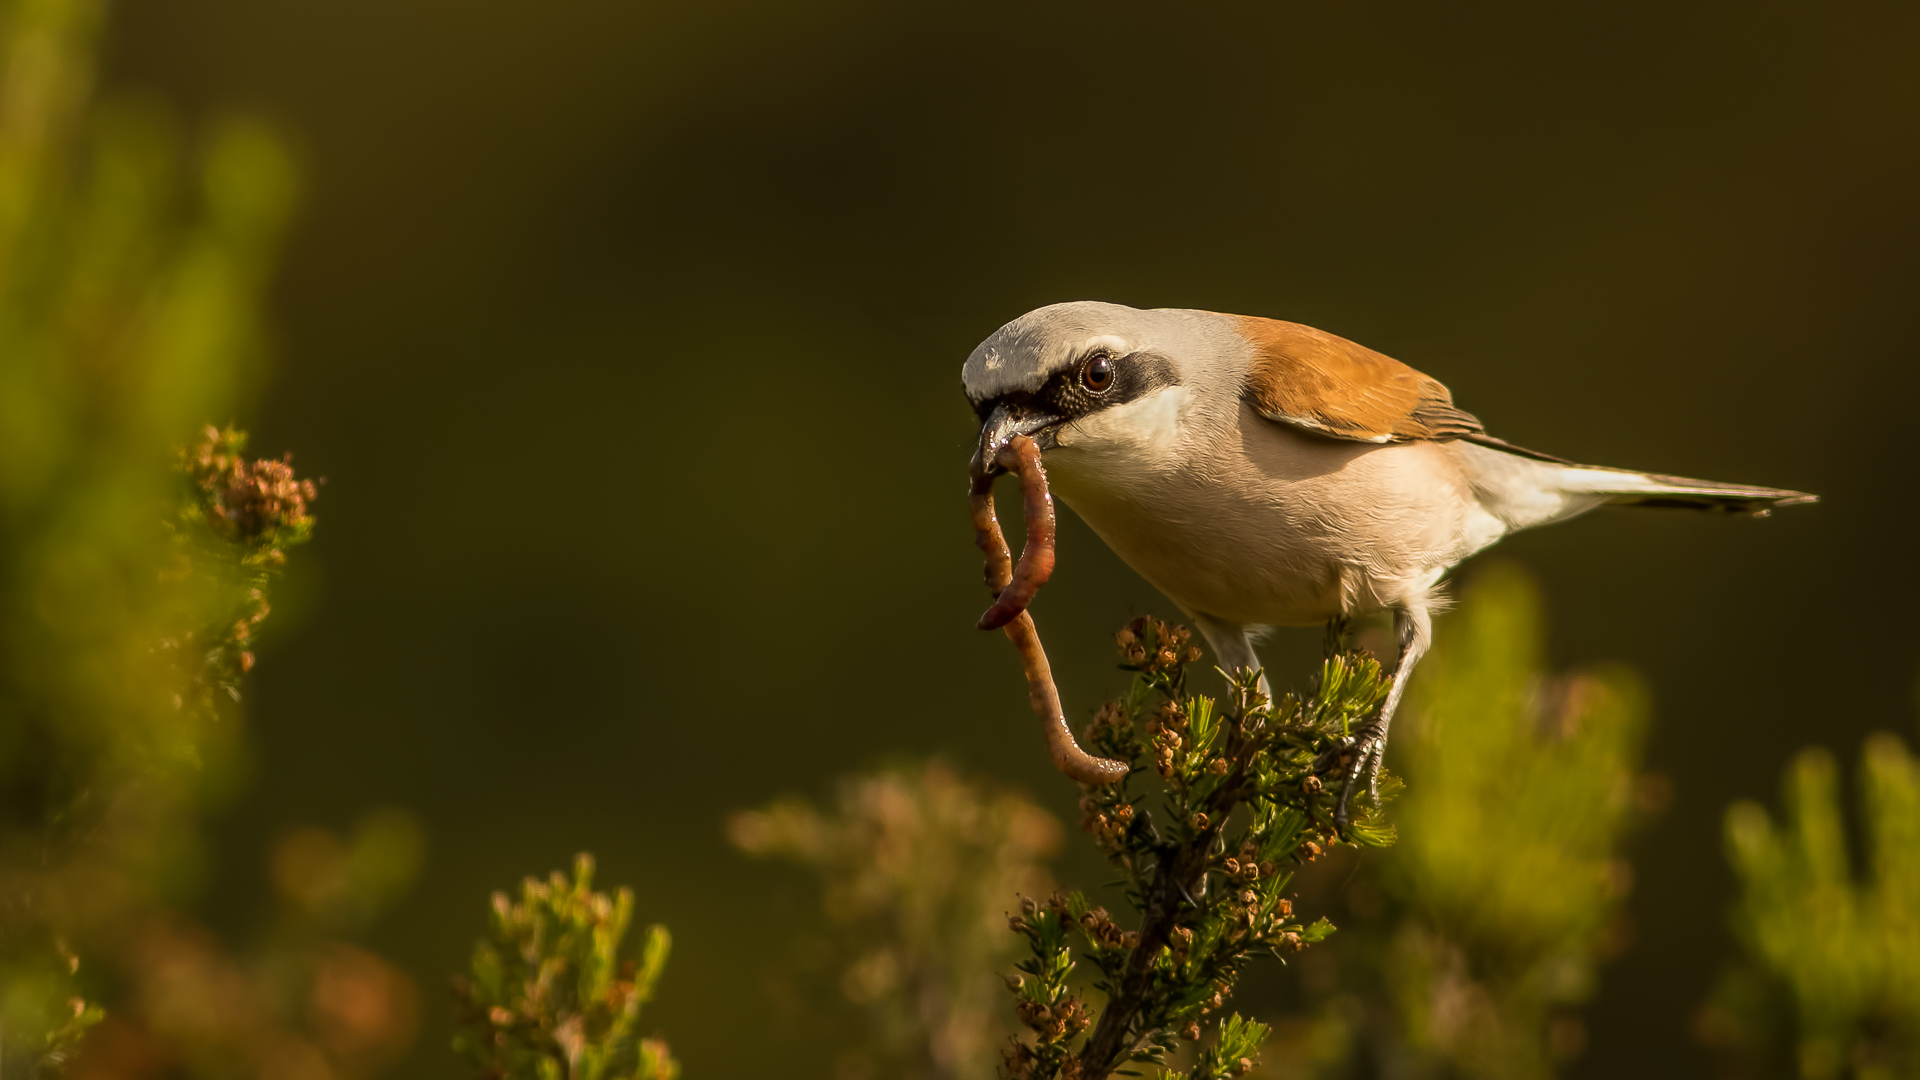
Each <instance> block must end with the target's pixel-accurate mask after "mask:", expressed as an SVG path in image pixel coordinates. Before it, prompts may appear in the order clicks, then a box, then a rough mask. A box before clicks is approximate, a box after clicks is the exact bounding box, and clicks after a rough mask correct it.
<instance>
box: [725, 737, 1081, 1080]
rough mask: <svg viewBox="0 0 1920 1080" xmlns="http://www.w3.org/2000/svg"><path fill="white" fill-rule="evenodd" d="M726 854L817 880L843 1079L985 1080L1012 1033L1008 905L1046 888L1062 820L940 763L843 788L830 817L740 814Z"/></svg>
mask: <svg viewBox="0 0 1920 1080" xmlns="http://www.w3.org/2000/svg"><path fill="white" fill-rule="evenodd" d="M727 835H728V837H729V838H730V839H731V840H732V841H733V843H734V845H735V846H736V847H738V848H740V849H741V850H742V851H745V852H747V853H749V854H752V855H757V856H761V857H767V858H778V859H784V860H787V861H789V862H793V863H797V864H799V865H801V866H804V867H806V868H808V869H810V870H812V871H814V872H815V873H816V874H817V875H818V877H819V880H820V884H821V886H822V890H823V892H824V903H823V912H824V914H825V917H826V920H827V923H828V925H829V930H828V934H827V935H825V937H826V938H827V940H828V942H829V944H828V947H827V949H826V950H825V952H826V955H825V956H824V957H823V958H822V959H823V960H824V961H825V966H827V967H829V968H831V969H832V971H833V974H834V977H835V981H836V982H837V984H838V990H839V997H840V998H841V999H843V1000H844V1001H845V1002H846V1003H847V1004H848V1006H849V1007H850V1008H849V1009H848V1010H847V1011H848V1012H851V1014H852V1015H851V1016H846V1017H844V1018H845V1019H847V1020H848V1021H849V1022H848V1023H846V1024H844V1025H843V1031H844V1032H845V1036H844V1037H845V1040H846V1042H845V1049H844V1051H843V1052H842V1054H841V1057H840V1060H839V1061H838V1062H837V1072H838V1074H840V1075H844V1076H889V1077H902V1078H925V1080H936V1078H938V1080H979V1078H985V1077H988V1076H991V1075H992V1074H993V1071H994V1064H995V1061H996V1059H997V1054H996V1050H997V1047H998V1046H999V1045H1000V1044H1001V1043H1002V1042H1003V1041H1004V1039H1005V1038H1006V1037H1007V1036H1008V1035H1010V1034H1011V1033H1012V1029H1011V1027H1010V1026H1009V1025H1007V1024H1006V1023H1005V1022H1004V1021H1002V1020H1001V1019H1000V1017H999V1011H998V1009H997V1007H996V1006H997V999H996V997H995V994H996V987H997V986H998V982H999V980H998V979H997V978H996V977H995V976H994V975H993V974H992V972H993V970H994V968H995V967H997V966H998V965H1000V964H1003V963H1005V962H1007V961H1008V960H1010V959H1011V958H1012V956H1013V953H1014V951H1015V943H1014V942H1012V941H1011V940H1009V939H1008V937H1007V934H1006V932H1005V925H1006V924H1005V922H1004V913H1005V911H1006V905H1007V902H1008V900H1009V898H1011V897H1013V896H1015V895H1017V894H1019V893H1022V892H1042V891H1045V890H1046V889H1048V888H1050V887H1051V886H1050V882H1049V879H1048V877H1047V873H1046V870H1045V867H1044V860H1045V859H1047V858H1048V857H1049V856H1051V855H1053V854H1054V853H1055V852H1056V851H1057V850H1058V849H1059V846H1060V825H1059V822H1058V821H1057V820H1056V819H1055V818H1054V817H1053V816H1052V815H1051V814H1048V813H1047V812H1046V811H1045V810H1043V809H1041V808H1040V807H1038V806H1036V805H1035V804H1034V803H1032V802H1031V801H1029V800H1028V799H1026V798H1024V797H1022V796H1020V795H1018V794H1015V793H1013V792H1008V791H999V790H994V789H993V788H990V787H988V786H987V785H985V784H983V783H979V782H974V781H969V780H965V779H962V778H961V777H959V776H957V775H956V774H955V773H954V772H953V770H952V769H951V768H949V767H948V766H947V765H945V764H944V763H942V762H939V761H932V762H928V763H926V764H922V765H895V766H889V767H886V768H882V769H879V770H876V771H874V772H872V773H869V774H866V775H862V776H854V777H847V778H844V779H842V780H841V781H840V783H839V788H838V791H837V794H836V798H835V801H834V804H833V806H832V807H831V808H830V809H827V810H821V809H817V808H816V807H814V806H813V805H812V804H810V803H808V802H806V801H805V800H803V799H799V798H788V799H782V800H780V801H778V802H775V803H773V804H771V805H769V806H767V807H766V808H764V809H762V810H756V811H749V812H743V813H739V814H735V815H734V816H733V817H732V818H730V819H729V820H728V822H727Z"/></svg>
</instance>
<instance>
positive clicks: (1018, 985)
mask: <svg viewBox="0 0 1920 1080" xmlns="http://www.w3.org/2000/svg"><path fill="white" fill-rule="evenodd" d="M1026 985H1027V980H1025V979H1023V978H1021V977H1020V976H1018V975H1008V976H1007V989H1009V990H1011V991H1013V992H1014V993H1016V994H1017V993H1019V992H1020V991H1021V990H1023V989H1025V987H1026Z"/></svg>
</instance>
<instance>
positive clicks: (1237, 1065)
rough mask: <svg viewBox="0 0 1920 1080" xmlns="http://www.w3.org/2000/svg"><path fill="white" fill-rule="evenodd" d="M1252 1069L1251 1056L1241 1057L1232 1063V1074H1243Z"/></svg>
mask: <svg viewBox="0 0 1920 1080" xmlns="http://www.w3.org/2000/svg"><path fill="white" fill-rule="evenodd" d="M1252 1071H1253V1059H1252V1058H1241V1059H1240V1060H1239V1061H1236V1062H1234V1063H1233V1075H1235V1076H1245V1075H1247V1074H1248V1073H1250V1072H1252Z"/></svg>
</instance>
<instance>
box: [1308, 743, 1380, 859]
mask: <svg viewBox="0 0 1920 1080" xmlns="http://www.w3.org/2000/svg"><path fill="white" fill-rule="evenodd" d="M1384 736H1385V731H1384V729H1383V728H1382V727H1381V725H1379V724H1378V723H1373V724H1368V725H1367V726H1366V727H1364V728H1361V729H1360V730H1359V731H1358V732H1356V733H1355V734H1353V735H1349V736H1347V737H1346V738H1344V739H1341V740H1340V741H1339V742H1338V743H1335V744H1334V745H1333V746H1331V747H1328V748H1327V749H1326V750H1325V751H1323V752H1321V754H1320V757H1319V758H1318V759H1316V760H1315V761H1314V765H1313V771H1314V774H1315V775H1316V776H1330V775H1339V776H1342V777H1343V778H1344V779H1343V780H1342V782H1341V784H1340V799H1339V801H1338V802H1337V803H1335V804H1334V809H1333V827H1334V829H1335V830H1336V831H1338V832H1339V834H1340V835H1341V836H1342V837H1344V836H1346V835H1347V826H1348V825H1350V824H1351V823H1352V821H1353V811H1352V806H1351V804H1352V801H1353V789H1354V787H1355V785H1356V784H1357V783H1358V782H1359V780H1360V778H1361V777H1362V776H1365V777H1366V778H1367V793H1368V794H1369V795H1370V796H1372V798H1373V801H1374V802H1375V803H1378V802H1379V801H1380V760H1381V758H1383V757H1384V756H1385V753H1384V751H1385V750H1386V739H1385V737H1384Z"/></svg>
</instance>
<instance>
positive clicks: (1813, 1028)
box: [1700, 734, 1920, 1080]
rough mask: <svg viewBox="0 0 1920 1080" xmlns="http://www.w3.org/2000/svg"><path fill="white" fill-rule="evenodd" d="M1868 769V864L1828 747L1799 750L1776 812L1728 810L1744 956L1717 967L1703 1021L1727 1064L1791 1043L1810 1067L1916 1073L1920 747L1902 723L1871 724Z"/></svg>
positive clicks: (1810, 1079) (1803, 1067)
mask: <svg viewBox="0 0 1920 1080" xmlns="http://www.w3.org/2000/svg"><path fill="white" fill-rule="evenodd" d="M1859 775H1860V816H1861V821H1862V822H1863V823H1864V824H1865V827H1866V833H1867V841H1866V843H1865V845H1863V848H1864V852H1865V854H1866V867H1865V874H1864V876H1863V877H1857V876H1856V874H1855V873H1854V871H1853V868H1852V865H1851V863H1852V860H1851V859H1850V858H1849V856H1848V843H1847V835H1846V832H1847V830H1846V828H1845V825H1844V824H1843V820H1844V818H1843V813H1842V809H1841V800H1840V792H1839V777H1838V770H1836V768H1835V767H1834V762H1833V758H1832V757H1831V756H1830V755H1828V754H1827V752H1826V751H1824V750H1820V749H1810V750H1805V751H1802V752H1801V754H1800V755H1799V756H1798V757H1797V758H1795V759H1794V762H1793V765H1792V767H1791V768H1790V769H1789V770H1788V772H1787V777H1786V784H1785V789H1786V790H1785V794H1786V806H1785V812H1784V813H1783V814H1782V817H1781V820H1780V822H1779V823H1778V824H1777V825H1776V824H1775V823H1774V821H1773V820H1772V819H1771V818H1770V817H1769V816H1768V814H1767V811H1766V810H1765V809H1763V808H1762V807H1761V806H1759V805H1758V804H1756V803H1751V802H1741V803H1736V804H1734V805H1733V806H1732V807H1730V808H1729V809H1728V810H1727V852H1728V857H1729V858H1730V860H1731V861H1732V863H1733V868H1734V870H1735V871H1736V872H1737V873H1738V875H1739V878H1740V885H1741V896H1740V901H1739V903H1738V905H1737V906H1736V907H1735V909H1734V913H1733V925H1734V929H1735V931H1736V933H1737V934H1738V936H1739V938H1740V941H1741V944H1742V945H1743V946H1744V949H1745V952H1746V962H1745V963H1744V964H1743V965H1741V966H1739V967H1738V968H1736V969H1734V970H1732V971H1730V972H1729V973H1728V975H1727V976H1726V977H1725V978H1724V979H1723V980H1722V982H1721V985H1720V987H1719V989H1718V991H1717V992H1716V995H1715V998H1714V1001H1713V1003H1712V1004H1711V1005H1709V1007H1708V1008H1707V1009H1706V1010H1705V1011H1704V1012H1703V1014H1702V1017H1701V1025H1700V1026H1701V1029H1702V1030H1701V1033H1702V1034H1703V1035H1704V1036H1706V1038H1707V1039H1708V1041H1709V1042H1711V1043H1713V1044H1715V1045H1716V1046H1718V1047H1719V1048H1720V1049H1721V1050H1723V1051H1724V1052H1725V1053H1726V1055H1727V1061H1726V1064H1727V1065H1728V1066H1729V1067H1730V1071H1732V1072H1735V1073H1738V1074H1746V1075H1762V1074H1764V1073H1765V1072H1766V1069H1767V1065H1768V1064H1769V1062H1770V1061H1773V1060H1777V1059H1779V1058H1781V1057H1786V1058H1788V1059H1790V1060H1792V1061H1793V1062H1794V1068H1793V1069H1792V1070H1791V1071H1793V1072H1794V1073H1795V1074H1797V1075H1799V1076H1801V1077H1805V1078H1807V1080H1819V1078H1825V1077H1835V1076H1841V1075H1845V1074H1851V1075H1853V1076H1858V1077H1863V1078H1879V1077H1895V1076H1913V1075H1915V1074H1916V1073H1920V761H1916V760H1915V759H1914V757H1913V756H1912V755H1911V754H1910V753H1909V752H1908V751H1907V748H1906V746H1905V745H1904V744H1902V743H1901V741H1900V740H1899V739H1898V738H1896V737H1895V736H1892V735H1888V734H1880V735H1875V736H1873V737H1872V738H1870V739H1868V740H1867V743H1866V746H1865V748H1864V750H1863V752H1862V755H1861V763H1860V774H1859ZM1788 1039H1791V1040H1792V1044H1793V1045H1792V1046H1791V1047H1788V1046H1783V1045H1782V1044H1783V1043H1784V1042H1786V1041H1787V1040H1788ZM1783 1051H1787V1052H1785V1053H1783Z"/></svg>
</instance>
